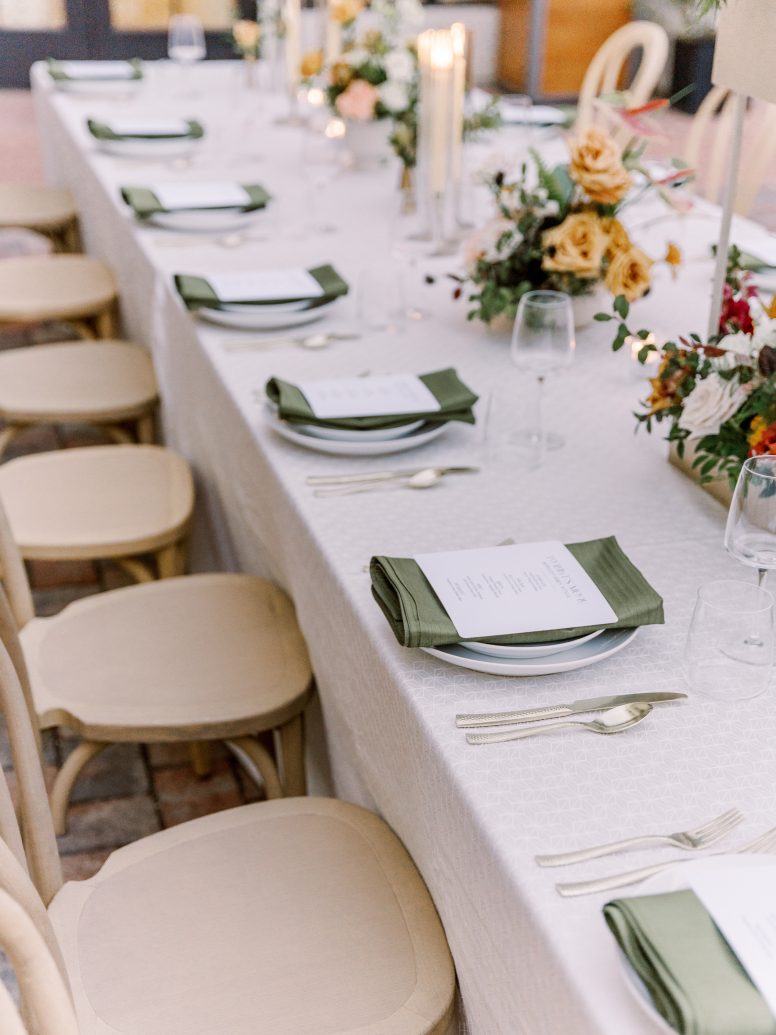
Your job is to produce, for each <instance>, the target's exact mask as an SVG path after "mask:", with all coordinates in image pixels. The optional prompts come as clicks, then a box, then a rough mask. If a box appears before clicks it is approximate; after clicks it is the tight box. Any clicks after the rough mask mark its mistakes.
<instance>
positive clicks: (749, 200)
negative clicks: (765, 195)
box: [685, 86, 776, 216]
mask: <svg viewBox="0 0 776 1035" xmlns="http://www.w3.org/2000/svg"><path fill="white" fill-rule="evenodd" d="M734 100H735V98H734V95H733V93H732V92H731V91H730V90H726V89H725V88H724V87H722V86H714V87H712V89H711V90H710V91H709V93H708V94H707V95H706V96H705V97H704V99H703V101H702V103H701V105H700V107H699V108H698V111H697V112H696V114H695V117H694V119H693V121H692V126H691V127H690V132H689V134H688V136H687V146H686V149H685V157H686V159H687V164H688V165H689V166H691V167H692V168H693V169H695V170H696V173H695V189H696V191H697V193H698V194H701V195H702V196H703V197H704V198H708V199H709V201H714V202H718V201H720V200H721V195H722V189H723V187H724V184H725V180H726V177H727V173H728V159H729V156H730V147H731V143H732V139H733V117H734V109H735V104H734ZM747 122H748V129H749V135H750V136H752V137H753V138H754V139H756V140H757V147H756V148H755V147H751V148H749V149H747V150H748V154H747V160H746V162H741V163H740V165H739V170H738V186H737V188H736V200H735V211H736V212H738V213H739V215H742V216H745V215H747V214H748V213H749V212H750V211H751V209H752V205H753V204H754V199H755V198H756V196H757V192H758V191H759V189H760V187H761V186H762V184H763V181H764V180H765V177H766V175H767V173H768V169H769V167H770V165H771V162H772V161H773V157H774V155H775V154H776V105H773V104H766V103H765V102H759V101H750V112H749V117H748V119H747ZM704 142H707V143H708V145H709V149H708V151H706V152H704V151H703V146H704Z"/></svg>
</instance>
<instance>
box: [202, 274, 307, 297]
mask: <svg viewBox="0 0 776 1035" xmlns="http://www.w3.org/2000/svg"><path fill="white" fill-rule="evenodd" d="M207 279H208V283H209V284H210V286H211V288H212V289H213V291H214V292H215V293H216V296H217V298H218V300H219V302H273V301H275V302H281V301H286V300H288V299H289V298H320V296H321V295H322V294H323V293H324V292H323V288H322V287H321V285H320V284H319V283H318V281H317V280H316V279H315V277H313V276H312V275H311V274H310V273H308V272H307V270H303V269H288V270H266V271H264V272H261V273H215V274H211V275H209V276H208V278H207Z"/></svg>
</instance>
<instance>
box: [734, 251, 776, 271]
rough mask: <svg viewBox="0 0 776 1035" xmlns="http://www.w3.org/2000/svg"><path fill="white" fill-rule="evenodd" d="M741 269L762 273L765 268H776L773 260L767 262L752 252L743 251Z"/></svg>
mask: <svg viewBox="0 0 776 1035" xmlns="http://www.w3.org/2000/svg"><path fill="white" fill-rule="evenodd" d="M740 261H741V269H744V270H749V272H750V273H762V272H763V271H764V270H772V269H776V266H774V264H773V263H772V262H766V261H765V259H760V258H758V257H757V256H756V255H752V253H751V252H741V260H740Z"/></svg>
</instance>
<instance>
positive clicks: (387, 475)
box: [305, 464, 479, 485]
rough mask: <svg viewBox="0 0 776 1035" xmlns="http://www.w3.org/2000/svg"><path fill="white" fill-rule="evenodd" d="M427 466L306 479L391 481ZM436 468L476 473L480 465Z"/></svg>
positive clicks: (316, 482)
mask: <svg viewBox="0 0 776 1035" xmlns="http://www.w3.org/2000/svg"><path fill="white" fill-rule="evenodd" d="M428 467H429V464H426V466H425V467H404V468H402V469H400V470H397V471H367V472H364V473H361V474H311V475H308V476H307V478H306V479H305V481H306V482H307V484H308V485H349V484H350V483H351V482H354V483H355V482H382V481H390V480H391V479H392V478H411V477H412V476H413V474H420V472H421V471H425V470H427V469H428ZM435 470H438V471H441V473H442V474H474V473H476V472H477V471H479V467H439V468H435Z"/></svg>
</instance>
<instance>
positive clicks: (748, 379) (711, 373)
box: [596, 247, 776, 485]
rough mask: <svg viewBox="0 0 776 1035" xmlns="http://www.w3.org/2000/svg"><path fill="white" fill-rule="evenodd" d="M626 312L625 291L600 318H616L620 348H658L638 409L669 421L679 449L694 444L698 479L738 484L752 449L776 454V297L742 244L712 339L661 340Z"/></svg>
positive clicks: (650, 418)
mask: <svg viewBox="0 0 776 1035" xmlns="http://www.w3.org/2000/svg"><path fill="white" fill-rule="evenodd" d="M628 313H629V306H628V301H627V299H626V298H625V297H624V296H622V295H621V296H619V297H618V298H616V299H615V301H614V315H611V314H609V313H598V314H597V316H596V319H597V320H602V321H608V320H615V321H616V322H617V324H618V327H617V332H616V335H615V338H614V342H613V346H612V347H613V348H614V349H615V351H616V350H617V349H620V348H622V346H623V345H624V344H625V343H626V341H629V340H631V341H633V340H636V341H641V342H643V344H642V347H641V349H640V350H639V354H638V358H639V360H640V362H642V363H644V362H646V360H647V358H648V357H649V354H650V353H651V352H658V353H659V356H660V364H659V367H658V370H657V374H656V376H655V377H654V378H652V379H651V380H650V386H651V392H650V395H649V398H648V399H646V400H645V402H644V404H643V407H644V408H643V410H642V411H641V412H639V413H637V414H636V419H637V421H638V422H639V424H640V425H644V426H645V427H646V429H647V431H651V430H652V425H653V423H662V422H663V421H666V422H668V424H669V431H668V434H667V436H666V438H667V440H668V441H669V442H672V443H674V445H675V447H676V450H677V452H678V454H679V456H684V452H685V447H686V446H687V444H688V443H689V444H691V445H692V446H693V447H694V450H695V457H694V459H693V463H692V466H693V468H694V469H695V470H696V471H697V473H698V476H699V478H700V481H701V483H706V482H709V481H711V480H712V479H714V478H719V477H726V478H727V479H728V480H729V482H730V484H731V485H735V482H736V479H737V477H738V473H739V470H740V468H741V464H742V463H743V462H744V460H746V458H747V457H749V456H755V455H757V454H760V453H772V454H776V299H774V300H772V301H771V303H770V304H769V305H768V306H766V305H765V304H764V303H763V302H762V300H761V299H760V296H759V293H758V291H757V288H756V287H755V286H754V284H752V282H751V273H749V272H747V270H746V269H745V268H744V265H743V259H742V255H741V252H740V251H739V250H738V249H737V248H735V247H733V248H731V249H730V252H729V255H728V266H727V274H726V281H725V289H724V294H723V305H722V313H721V316H720V325H719V333H718V334H717V335H715V336H714V337H713V338H712V339H711V341H709V342H706V341H704V339H702V338H701V337H700V336H699V335H697V334H691V335H689V336H688V337H686V338H679V339H678V340H677V341H675V342H674V341H669V342H667V343H666V344H665V345H662V346H661V347H659V348H658V346H657V345H655V344H654V340H653V336H652V335H651V334H650V332H649V331H648V330H639V331H636V332H635V333H634V332H632V331H631V330H629V328H628V326H627V323H626V320H627V318H628Z"/></svg>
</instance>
